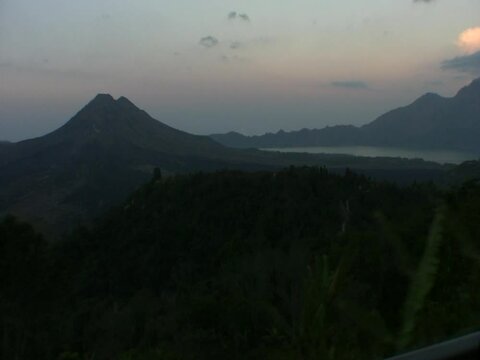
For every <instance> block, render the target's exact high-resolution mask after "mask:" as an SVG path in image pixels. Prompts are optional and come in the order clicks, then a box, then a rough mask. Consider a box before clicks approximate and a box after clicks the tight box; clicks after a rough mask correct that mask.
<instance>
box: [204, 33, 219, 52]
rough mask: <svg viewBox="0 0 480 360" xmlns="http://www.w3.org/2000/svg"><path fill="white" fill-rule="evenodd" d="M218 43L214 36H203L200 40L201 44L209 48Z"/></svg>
mask: <svg viewBox="0 0 480 360" xmlns="http://www.w3.org/2000/svg"><path fill="white" fill-rule="evenodd" d="M218 43H219V41H218V39H217V38H216V37H214V36H205V37H203V38H201V39H200V42H199V44H200V45H201V46H203V47H206V48H208V49H209V48H212V47H215V46H217V45H218Z"/></svg>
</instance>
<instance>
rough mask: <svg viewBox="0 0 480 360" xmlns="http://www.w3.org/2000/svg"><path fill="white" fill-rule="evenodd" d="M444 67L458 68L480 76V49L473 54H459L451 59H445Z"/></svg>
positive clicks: (448, 68)
mask: <svg viewBox="0 0 480 360" xmlns="http://www.w3.org/2000/svg"><path fill="white" fill-rule="evenodd" d="M442 69H446V70H457V71H460V72H464V73H469V74H473V75H475V76H480V51H477V52H476V53H474V54H471V55H465V56H458V57H456V58H453V59H450V60H445V61H444V62H443V63H442Z"/></svg>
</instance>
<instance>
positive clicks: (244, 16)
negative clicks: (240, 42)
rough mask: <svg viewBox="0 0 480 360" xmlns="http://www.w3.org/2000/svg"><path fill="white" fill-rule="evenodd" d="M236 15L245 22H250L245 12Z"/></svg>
mask: <svg viewBox="0 0 480 360" xmlns="http://www.w3.org/2000/svg"><path fill="white" fill-rule="evenodd" d="M238 17H239V18H240V19H241V20H243V21H246V22H250V17H249V16H248V15H247V14H239V15H238Z"/></svg>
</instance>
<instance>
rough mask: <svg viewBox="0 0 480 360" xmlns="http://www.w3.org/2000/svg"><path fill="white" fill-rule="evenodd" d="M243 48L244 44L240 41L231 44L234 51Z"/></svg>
mask: <svg viewBox="0 0 480 360" xmlns="http://www.w3.org/2000/svg"><path fill="white" fill-rule="evenodd" d="M241 47H243V43H241V42H240V41H233V42H232V43H231V44H230V49H233V50H237V49H240V48H241Z"/></svg>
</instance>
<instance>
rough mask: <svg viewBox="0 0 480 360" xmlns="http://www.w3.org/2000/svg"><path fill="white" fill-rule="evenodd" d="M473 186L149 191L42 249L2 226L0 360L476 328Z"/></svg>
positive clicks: (206, 185) (322, 351)
mask: <svg viewBox="0 0 480 360" xmlns="http://www.w3.org/2000/svg"><path fill="white" fill-rule="evenodd" d="M479 214H480V186H478V185H476V184H475V183H470V184H466V185H465V186H463V187H461V188H458V189H454V190H449V191H448V192H440V191H438V190H436V188H435V187H434V186H433V185H418V184H416V185H411V186H409V187H404V188H399V187H397V186H394V185H391V184H388V183H380V182H374V181H371V180H369V179H367V178H365V177H363V176H358V175H355V174H353V173H351V172H348V171H347V172H346V173H345V174H343V175H332V174H329V173H328V172H327V171H326V170H324V169H319V168H289V169H286V170H283V171H279V172H276V173H271V172H269V173H267V172H258V173H243V172H232V171H225V172H218V173H213V174H205V173H197V174H193V175H179V176H174V177H168V176H162V174H161V173H160V171H156V172H155V176H154V177H153V178H152V179H151V181H150V182H149V183H147V184H145V185H144V186H143V187H142V188H140V189H139V190H138V191H137V192H135V193H134V194H133V195H132V196H131V197H130V198H129V199H128V201H127V202H125V203H124V204H123V205H122V206H120V207H118V208H116V209H114V210H112V211H111V212H110V213H109V214H107V215H106V216H104V217H103V219H102V220H101V221H100V222H99V223H98V224H97V225H96V226H94V227H93V228H92V229H85V228H79V229H77V230H76V231H74V232H73V233H72V234H71V235H70V236H68V238H66V239H65V240H64V241H63V242H59V243H55V244H47V243H45V242H44V240H43V239H42V238H41V237H39V236H38V235H36V233H35V232H34V231H33V230H32V228H31V227H30V226H28V225H26V224H23V223H19V222H18V221H16V220H15V219H13V218H6V219H4V220H3V222H2V223H1V224H0V280H1V282H0V310H1V312H0V340H1V341H2V346H1V351H0V358H2V359H3V358H5V359H36V360H42V359H56V358H58V359H225V358H230V359H375V358H382V357H383V356H386V355H391V354H392V353H394V352H396V351H402V350H403V349H405V348H407V347H412V346H417V345H424V344H428V343H430V342H433V341H437V340H442V339H444V338H445V337H447V336H451V335H456V334H459V333H461V332H462V331H467V330H469V328H471V327H474V326H475V325H478V324H480V293H479V292H478V291H477V290H476V289H477V288H478V283H479V281H480V244H479V239H480V226H479V225H478V224H480V215H479Z"/></svg>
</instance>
